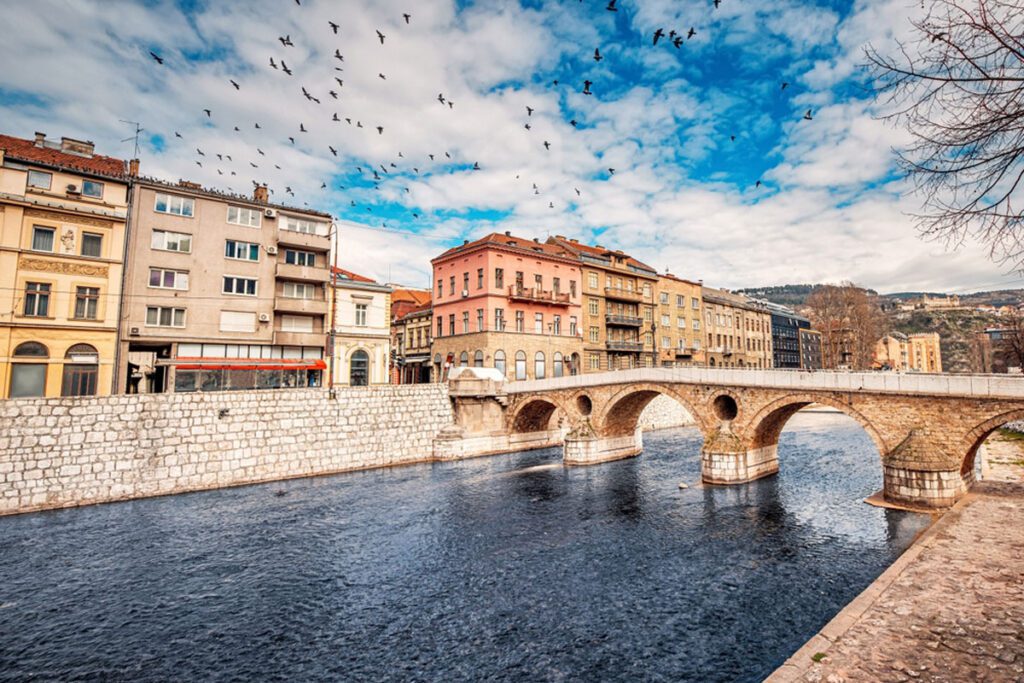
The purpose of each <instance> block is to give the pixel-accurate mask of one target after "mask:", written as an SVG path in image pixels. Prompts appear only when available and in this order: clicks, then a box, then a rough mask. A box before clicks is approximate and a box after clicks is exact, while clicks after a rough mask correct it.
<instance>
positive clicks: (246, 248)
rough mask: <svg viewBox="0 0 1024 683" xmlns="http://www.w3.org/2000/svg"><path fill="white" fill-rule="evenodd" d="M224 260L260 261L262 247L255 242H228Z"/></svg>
mask: <svg viewBox="0 0 1024 683" xmlns="http://www.w3.org/2000/svg"><path fill="white" fill-rule="evenodd" d="M285 253H288V252H285ZM224 258H229V259H234V260H236V261H259V260H260V245H258V244H256V243H255V242H238V241H236V240H226V241H225V242H224Z"/></svg>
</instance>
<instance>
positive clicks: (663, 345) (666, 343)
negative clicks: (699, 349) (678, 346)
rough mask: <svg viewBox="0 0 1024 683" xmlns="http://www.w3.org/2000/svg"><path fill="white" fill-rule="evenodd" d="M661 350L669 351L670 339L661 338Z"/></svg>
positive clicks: (670, 346)
mask: <svg viewBox="0 0 1024 683" xmlns="http://www.w3.org/2000/svg"><path fill="white" fill-rule="evenodd" d="M681 341H682V340H680V342H681ZM661 348H663V349H670V348H672V338H671V337H662V338H661Z"/></svg>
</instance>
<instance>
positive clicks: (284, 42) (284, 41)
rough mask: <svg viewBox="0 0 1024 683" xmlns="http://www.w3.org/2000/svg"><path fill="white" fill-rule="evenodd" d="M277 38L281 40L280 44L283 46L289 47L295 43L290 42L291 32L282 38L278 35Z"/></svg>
mask: <svg viewBox="0 0 1024 683" xmlns="http://www.w3.org/2000/svg"><path fill="white" fill-rule="evenodd" d="M277 39H278V40H280V41H281V45H284V46H285V47H289V46H292V45H294V44H295V43H293V42H292V36H291V34H288V35H286V36H285V37H284V38H282V37H280V36H278V37H277Z"/></svg>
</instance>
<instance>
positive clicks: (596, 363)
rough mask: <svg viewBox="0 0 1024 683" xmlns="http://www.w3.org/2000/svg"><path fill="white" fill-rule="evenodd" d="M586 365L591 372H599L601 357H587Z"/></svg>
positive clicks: (594, 354) (593, 354) (597, 355)
mask: <svg viewBox="0 0 1024 683" xmlns="http://www.w3.org/2000/svg"><path fill="white" fill-rule="evenodd" d="M587 363H588V364H589V366H590V369H591V370H600V369H601V356H600V355H599V354H596V353H592V354H590V355H589V356H588V357H587Z"/></svg>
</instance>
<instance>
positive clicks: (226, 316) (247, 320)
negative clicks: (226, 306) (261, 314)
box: [220, 311, 256, 334]
mask: <svg viewBox="0 0 1024 683" xmlns="http://www.w3.org/2000/svg"><path fill="white" fill-rule="evenodd" d="M220 331H221V332H244V333H248V334H252V333H253V332H255V331H256V314H255V313H250V312H248V311H221V312H220Z"/></svg>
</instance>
